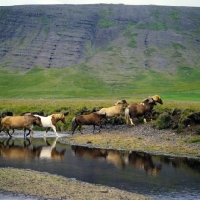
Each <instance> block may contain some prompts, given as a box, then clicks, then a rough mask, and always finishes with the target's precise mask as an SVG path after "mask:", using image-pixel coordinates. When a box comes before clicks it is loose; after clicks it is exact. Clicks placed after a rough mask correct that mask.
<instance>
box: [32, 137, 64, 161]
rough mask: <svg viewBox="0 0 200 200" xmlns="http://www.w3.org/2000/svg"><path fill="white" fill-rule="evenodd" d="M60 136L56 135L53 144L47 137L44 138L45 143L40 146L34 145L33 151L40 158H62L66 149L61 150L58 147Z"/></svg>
mask: <svg viewBox="0 0 200 200" xmlns="http://www.w3.org/2000/svg"><path fill="white" fill-rule="evenodd" d="M57 140H58V137H56V138H55V139H54V141H53V144H52V145H51V144H50V143H49V142H48V141H47V140H46V138H44V141H45V145H41V146H38V147H34V148H33V151H34V153H35V156H37V157H39V158H40V159H53V160H62V159H63V157H64V155H65V152H66V149H63V150H61V151H60V152H59V151H58V150H57V149H56V143H57Z"/></svg>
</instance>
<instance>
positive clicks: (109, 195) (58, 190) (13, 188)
mask: <svg viewBox="0 0 200 200" xmlns="http://www.w3.org/2000/svg"><path fill="white" fill-rule="evenodd" d="M0 174H1V179H0V185H1V190H0V193H4V194H6V195H10V196H11V195H14V194H15V195H16V194H23V195H24V197H26V198H33V199H41V200H44V199H67V200H76V199H80V200H81V199H83V200H87V199H88V200H89V199H94V200H95V199H105V200H106V199H108V200H110V199H113V200H117V199H120V200H123V199H124V200H127V199H130V200H131V199H135V200H147V199H150V198H149V197H145V196H142V195H138V194H134V193H131V192H126V191H123V190H119V189H115V188H112V187H106V186H102V185H95V184H89V183H85V182H80V181H76V180H74V179H67V178H64V177H61V176H56V175H50V174H47V173H40V172H35V171H30V170H20V169H13V168H0Z"/></svg>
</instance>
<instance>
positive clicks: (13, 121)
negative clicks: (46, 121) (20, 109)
mask: <svg viewBox="0 0 200 200" xmlns="http://www.w3.org/2000/svg"><path fill="white" fill-rule="evenodd" d="M35 124H37V125H39V126H41V125H42V124H41V120H40V118H39V117H36V116H32V115H26V116H7V117H4V118H3V119H2V120H1V130H0V131H2V130H4V129H5V131H4V132H5V133H7V134H8V135H9V136H10V137H12V135H10V133H9V129H13V132H14V129H16V128H23V130H24V138H25V137H26V136H28V135H29V134H30V133H31V136H32V135H33V130H32V129H33V125H35ZM26 130H29V133H28V134H27V135H26V134H25V133H26Z"/></svg>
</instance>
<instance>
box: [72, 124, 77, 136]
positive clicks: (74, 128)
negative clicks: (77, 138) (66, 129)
mask: <svg viewBox="0 0 200 200" xmlns="http://www.w3.org/2000/svg"><path fill="white" fill-rule="evenodd" d="M77 126H78V125H77V124H76V125H75V126H74V127H73V129H72V135H73V134H74V131H75V130H76V128H77Z"/></svg>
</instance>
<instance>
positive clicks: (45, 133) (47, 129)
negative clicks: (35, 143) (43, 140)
mask: <svg viewBox="0 0 200 200" xmlns="http://www.w3.org/2000/svg"><path fill="white" fill-rule="evenodd" d="M49 130H50V127H48V128H46V131H45V132H44V137H46V135H47V132H48V131H49Z"/></svg>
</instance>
